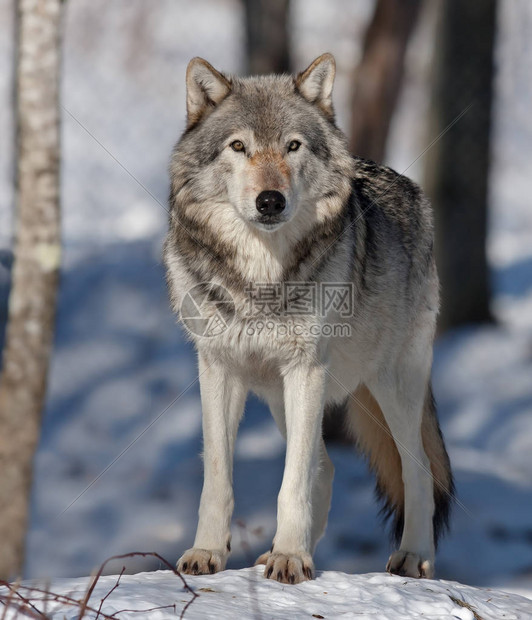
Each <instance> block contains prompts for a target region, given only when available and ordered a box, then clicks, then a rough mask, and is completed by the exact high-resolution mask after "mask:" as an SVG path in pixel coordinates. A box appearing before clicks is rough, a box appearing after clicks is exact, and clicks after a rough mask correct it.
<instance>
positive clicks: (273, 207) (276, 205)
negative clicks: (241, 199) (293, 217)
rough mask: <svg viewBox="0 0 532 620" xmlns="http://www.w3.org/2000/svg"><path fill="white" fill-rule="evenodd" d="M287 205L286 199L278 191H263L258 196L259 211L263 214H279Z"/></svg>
mask: <svg viewBox="0 0 532 620" xmlns="http://www.w3.org/2000/svg"><path fill="white" fill-rule="evenodd" d="M285 207H286V199H285V197H284V196H283V195H282V194H281V192H277V191H270V190H269V191H265V192H261V193H260V194H259V195H258V196H257V211H258V212H259V213H260V214H261V215H279V213H281V211H284V208H285Z"/></svg>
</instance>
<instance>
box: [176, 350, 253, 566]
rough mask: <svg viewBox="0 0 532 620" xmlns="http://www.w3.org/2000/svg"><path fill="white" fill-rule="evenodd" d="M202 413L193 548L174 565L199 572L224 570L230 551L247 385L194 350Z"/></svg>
mask: <svg viewBox="0 0 532 620" xmlns="http://www.w3.org/2000/svg"><path fill="white" fill-rule="evenodd" d="M199 377H200V392H201V405H202V414H203V418H202V419H203V449H204V456H203V460H204V481H203V491H202V493H201V502H200V508H199V522H198V529H197V531H196V538H195V540H194V547H193V548H192V549H189V550H188V551H185V553H184V554H183V555H182V557H181V558H180V560H179V561H178V563H177V569H178V570H179V571H181V572H183V573H188V574H193V575H201V574H205V573H216V572H218V571H220V570H223V569H224V568H225V564H226V561H227V556H228V555H229V552H230V550H231V530H230V525H231V516H232V514H233V504H234V501H233V450H234V443H235V438H236V433H237V429H238V424H239V422H240V418H241V417H242V413H243V411H244V403H245V400H246V395H247V389H246V388H245V386H244V384H243V382H242V380H241V379H240V377H239V376H238V375H235V374H234V373H230V372H228V370H227V368H225V367H224V365H223V364H221V363H220V362H218V361H212V360H210V359H209V358H207V357H205V356H204V355H202V354H201V352H200V354H199Z"/></svg>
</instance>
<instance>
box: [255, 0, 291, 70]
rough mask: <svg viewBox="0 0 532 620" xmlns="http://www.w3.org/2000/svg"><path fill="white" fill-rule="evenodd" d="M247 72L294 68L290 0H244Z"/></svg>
mask: <svg viewBox="0 0 532 620" xmlns="http://www.w3.org/2000/svg"><path fill="white" fill-rule="evenodd" d="M244 7H245V13H246V55H247V63H248V64H247V73H248V74H250V75H259V74H264V73H287V72H289V71H290V46H289V39H288V10H289V0H244Z"/></svg>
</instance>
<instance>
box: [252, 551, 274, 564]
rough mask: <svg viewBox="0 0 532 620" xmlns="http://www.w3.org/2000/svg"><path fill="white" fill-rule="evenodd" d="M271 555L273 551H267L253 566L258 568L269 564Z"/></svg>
mask: <svg viewBox="0 0 532 620" xmlns="http://www.w3.org/2000/svg"><path fill="white" fill-rule="evenodd" d="M270 555H271V551H265V552H264V553H263V554H262V555H259V557H258V558H257V559H256V560H255V564H253V566H258V565H259V564H267V563H268V558H269V557H270Z"/></svg>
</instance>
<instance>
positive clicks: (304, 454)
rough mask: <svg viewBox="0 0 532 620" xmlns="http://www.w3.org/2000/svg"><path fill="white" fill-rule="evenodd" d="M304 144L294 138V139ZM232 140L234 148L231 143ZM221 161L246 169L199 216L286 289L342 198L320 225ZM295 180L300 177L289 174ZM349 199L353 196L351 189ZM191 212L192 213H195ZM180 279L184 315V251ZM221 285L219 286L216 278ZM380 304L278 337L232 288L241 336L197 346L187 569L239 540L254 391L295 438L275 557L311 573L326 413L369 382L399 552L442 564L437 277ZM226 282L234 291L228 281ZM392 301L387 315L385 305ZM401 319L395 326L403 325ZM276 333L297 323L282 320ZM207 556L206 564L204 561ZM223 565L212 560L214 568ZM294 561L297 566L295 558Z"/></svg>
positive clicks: (326, 467)
mask: <svg viewBox="0 0 532 620" xmlns="http://www.w3.org/2000/svg"><path fill="white" fill-rule="evenodd" d="M331 58H332V57H330V56H325V58H324V60H323V61H322V62H321V63H319V64H318V65H317V66H315V67H314V69H313V70H312V71H310V73H309V74H308V75H307V76H306V79H305V80H304V81H303V82H302V84H301V86H300V88H301V89H302V92H304V94H305V96H307V97H308V98H309V99H316V98H320V99H321V100H322V101H325V102H326V101H329V102H330V97H331V91H332V83H333V80H334V61H333V60H331ZM192 77H193V81H192V82H193V83H195V82H197V81H201V83H202V84H203V85H204V87H205V88H207V89H211V91H210V96H211V97H212V98H215V97H217V96H220V95H222V89H221V87H220V84H219V83H218V81H217V80H216V79H213V78H212V73H211V72H210V71H209V70H208V69H207V68H205V66H204V65H202V64H201V63H198V64H197V66H195V67H194V71H193V73H192V74H191V78H192ZM187 85H188V86H189V95H188V105H189V108H190V107H193V106H195V105H197V97H198V92H197V90H195V89H194V87H192V89H191V88H190V83H189V80H187ZM295 138H297V139H300V137H297V136H292V135H291V136H286V140H287V141H289V140H292V139H295ZM231 140H241V141H242V142H243V143H244V144H245V145H246V148H247V149H250V151H251V153H253V152H254V149H255V148H256V145H255V144H254V142H253V135H252V133H251V132H247V133H246V132H245V131H243V132H242V133H241V134H238V135H235V136H234V137H232V138H231ZM229 143H230V140H229V141H228V145H229ZM222 157H224V158H227V160H228V161H230V162H231V165H232V166H234V167H236V168H237V169H239V167H240V169H241V171H240V172H241V173H240V174H235V175H233V179H234V180H235V181H234V183H233V184H232V186H231V187H230V193H231V195H230V196H229V201H223V200H221V201H220V202H218V203H215V204H209V205H208V208H207V207H206V205H193V204H192V205H190V209H191V211H194V213H195V217H196V218H197V219H198V220H199V221H200V222H201V218H202V217H203V218H204V223H205V225H209V226H210V228H211V229H212V228H213V225H212V221H211V220H213V221H214V222H215V229H216V231H217V238H218V239H219V241H220V242H221V243H225V244H228V245H229V246H231V247H234V246H235V245H236V246H237V247H238V249H239V251H238V255H237V261H238V264H237V268H238V269H239V271H240V272H241V274H242V276H243V277H244V278H245V279H246V280H247V281H252V282H277V281H279V280H280V279H281V277H282V273H283V268H284V267H285V266H286V264H287V263H289V262H290V258H291V252H292V248H293V247H294V244H295V242H297V240H298V239H302V238H303V237H304V236H305V235H306V234H307V233H308V232H309V230H310V228H311V227H312V225H313V224H314V223H315V222H317V221H321V220H322V219H323V218H325V217H327V215H328V214H330V213H334V212H336V211H337V210H338V209H339V208H340V206H341V205H340V204H339V201H338V198H336V199H328V200H323V201H322V202H321V203H318V204H316V205H315V209H314V210H313V213H314V215H313V217H309V211H306V212H305V213H303V210H302V209H299V208H298V204H300V203H301V201H303V200H304V199H305V198H304V190H303V188H301V187H298V186H297V185H294V184H292V185H287V186H286V187H282V188H281V187H279V188H258V187H257V186H256V181H255V180H254V177H253V175H252V174H250V171H249V161H248V158H247V157H246V156H245V155H243V154H242V153H237V152H234V151H232V150H231V149H230V148H227V149H226V150H225V151H224V153H223V154H222ZM289 157H290V164H289V165H290V166H291V167H293V168H294V169H297V166H298V158H303V157H305V145H304V144H302V147H301V149H300V150H299V151H297V152H295V153H293V154H290V156H289ZM291 178H292V179H296V178H297V174H292V175H291ZM257 189H279V190H280V191H281V190H282V191H283V193H284V195H285V196H286V199H287V208H286V216H287V220H289V221H287V223H285V224H283V225H282V226H281V227H280V228H279V229H277V230H275V231H272V232H263V231H261V230H259V229H258V228H256V227H255V226H254V225H253V224H250V221H249V220H251V219H252V218H253V217H255V216H256V208H255V198H256V196H257ZM344 189H345V196H346V197H347V194H348V193H349V191H350V189H349V181H347V186H346V188H344ZM187 208H189V207H188V206H187ZM235 210H236V213H235ZM166 262H167V267H168V269H169V272H170V276H171V279H172V280H173V281H174V282H178V283H179V287H175V290H174V304H175V310H176V311H178V310H179V305H180V303H181V299H182V296H183V295H184V294H185V293H186V291H187V290H188V289H190V288H191V287H192V286H193V285H195V284H196V282H194V281H193V280H192V279H191V276H190V275H189V273H188V271H187V269H186V268H185V265H183V264H182V259H181V258H180V257H179V255H178V254H172V253H169V254H168V255H167V257H166ZM347 263H348V261H347V255H346V256H344V255H342V253H340V254H339V256H338V258H337V260H336V262H331V264H330V265H329V267H328V272H326V273H324V274H323V275H322V280H323V281H329V282H334V281H336V282H343V281H346V279H347V277H348V264H347ZM212 281H214V282H215V281H216V279H215V278H214V277H213V280H212ZM391 282H392V284H391V285H390V290H389V291H387V293H386V298H385V299H383V300H380V301H379V307H368V308H366V309H365V310H363V311H362V312H361V313H359V314H358V315H357V318H356V321H355V320H353V319H351V320H350V327H351V335H350V336H349V337H347V338H324V337H322V336H319V335H310V334H308V333H306V334H303V335H293V334H291V335H290V336H287V337H285V338H279V337H278V336H277V335H276V334H277V333H278V332H273V333H266V332H262V333H260V334H254V335H253V336H249V335H248V334H247V333H246V326H247V323H246V321H245V316H244V314H245V308H247V305H246V302H247V299H246V297H245V296H244V295H243V294H239V293H238V291H231V292H232V294H233V297H234V301H235V307H236V318H235V321H234V323H233V324H232V325H231V327H230V328H229V329H228V330H227V331H225V332H224V333H222V334H221V335H219V336H216V337H213V338H200V337H197V338H196V339H195V340H196V346H197V349H198V357H199V373H200V385H201V400H202V408H203V437H204V462H205V481H204V487H203V492H202V496H201V504H200V510H199V524H198V529H197V534H196V538H195V541H194V548H193V549H191V550H189V551H188V552H187V553H186V554H185V555H184V556H183V558H181V560H180V564H179V565H178V566H181V567H182V566H183V561H184V559H186V561H187V562H191V561H194V559H195V558H196V560H197V561H200V559H201V558H203V557H204V552H201V551H200V550H207V551H208V552H210V553H212V557H213V558H216V567H217V568H218V567H221V568H223V567H224V566H225V562H226V559H227V556H228V550H227V544H228V541H229V540H230V538H231V534H230V523H231V515H232V511H233V490H232V460H233V449H234V442H235V437H236V432H237V428H238V423H239V421H240V418H241V415H242V412H243V408H244V402H245V398H246V395H247V394H248V392H249V391H254V392H255V393H257V394H258V395H259V396H261V397H262V398H264V399H265V400H266V401H267V402H268V404H269V406H270V409H271V411H272V414H273V416H274V418H275V421H276V423H277V425H278V426H279V428H280V430H281V432H282V433H283V435H285V437H286V439H287V452H286V463H285V471H284V476H283V481H282V486H281V490H280V493H279V498H278V525H277V533H276V535H275V538H274V551H275V553H276V554H284V555H286V556H287V558H296V559H297V560H298V561H299V562H300V563H301V565H303V564H306V565H311V562H312V561H311V555H312V553H313V551H314V547H315V545H316V543H317V541H318V540H319V538H320V537H321V536H322V534H323V532H324V530H325V526H326V522H327V514H328V511H329V505H330V498H331V489H332V478H333V467H332V464H331V462H330V460H329V457H328V456H327V453H326V450H325V446H324V443H323V440H322V439H321V424H322V415H323V405H324V403H325V402H328V401H331V400H335V401H342V400H344V399H345V398H346V397H348V396H349V395H350V394H352V393H353V392H355V390H356V389H357V387H358V386H359V384H360V383H361V382H363V383H365V384H366V385H367V386H368V387H369V389H370V390H371V391H372V393H373V394H374V396H375V398H376V399H377V401H378V403H379V405H380V406H381V408H382V410H383V413H384V416H385V418H386V421H387V423H388V426H389V428H390V430H391V432H392V434H393V436H394V439H395V441H396V444H397V447H398V450H399V453H400V457H401V462H402V468H403V469H402V471H403V481H404V486H405V528H404V533H403V538H402V542H401V547H400V549H401V550H402V551H408V552H411V553H413V554H415V555H418V556H419V557H420V558H421V559H422V560H423V561H424V562H426V564H427V565H428V566H429V567H430V568H429V570H428V571H427V572H428V574H431V570H432V566H433V563H434V545H433V533H432V515H433V512H434V500H433V488H432V484H433V483H432V478H431V476H430V474H429V473H428V472H430V464H429V462H428V459H427V456H426V454H425V451H424V449H423V445H422V441H421V431H420V427H421V416H422V410H423V402H424V398H425V393H426V389H427V382H428V379H429V374H430V367H431V362H432V339H433V335H434V325H435V319H436V313H437V306H438V291H437V280H436V278H435V276H434V277H433V279H432V280H430V279H429V278H428V279H427V284H426V286H425V287H424V289H423V290H422V291H421V294H420V299H419V302H416V303H417V306H416V307H414V308H413V307H410V306H409V304H410V301H408V300H406V299H404V296H403V293H402V292H401V291H400V289H399V288H397V289H395V288H394V285H393V279H392V278H391ZM218 283H219V284H222V285H224V282H218ZM381 301H382V307H381ZM400 315H401V316H403V319H401V322H397V316H400ZM271 320H272V321H273V322H274V323H275V324H276V326H279V325H282V324H283V322H286V321H287V319H286V318H284V317H273V316H272V318H271ZM298 322H299V323H301V324H302V325H303V326H307V327H308V326H309V325H311V324H313V325H315V324H323V323H324V322H329V323H335V322H336V323H339V322H343V323H345V322H349V319H346V318H344V317H339V316H337V315H335V314H334V313H331V314H330V315H329V316H327V317H321V316H318V315H314V316H301V317H298ZM202 553H203V555H201V554H202ZM213 561H214V560H213ZM287 561H288V560H287Z"/></svg>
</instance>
